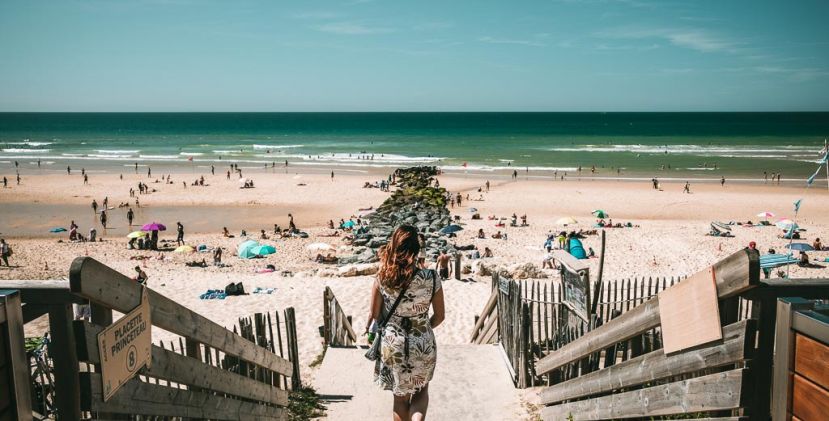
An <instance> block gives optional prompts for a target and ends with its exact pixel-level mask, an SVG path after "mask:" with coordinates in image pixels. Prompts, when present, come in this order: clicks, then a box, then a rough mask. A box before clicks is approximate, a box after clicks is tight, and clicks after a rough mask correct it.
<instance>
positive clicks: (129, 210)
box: [127, 205, 135, 226]
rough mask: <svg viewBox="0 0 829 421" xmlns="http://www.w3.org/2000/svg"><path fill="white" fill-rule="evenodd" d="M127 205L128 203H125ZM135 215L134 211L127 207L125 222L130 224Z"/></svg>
mask: <svg viewBox="0 0 829 421" xmlns="http://www.w3.org/2000/svg"><path fill="white" fill-rule="evenodd" d="M127 206H129V205H127ZM134 217H135V213H133V211H132V208H129V207H128V208H127V223H128V224H129V225H130V226H132V220H133V218H134Z"/></svg>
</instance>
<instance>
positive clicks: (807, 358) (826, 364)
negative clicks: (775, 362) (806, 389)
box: [794, 334, 829, 389]
mask: <svg viewBox="0 0 829 421" xmlns="http://www.w3.org/2000/svg"><path fill="white" fill-rule="evenodd" d="M795 338H796V339H795V342H796V345H795V358H794V371H795V373H797V374H800V375H801V376H803V377H805V378H807V379H809V380H810V381H811V382H812V383H815V384H816V385H818V386H820V387H822V388H824V389H829V345H826V344H823V343H820V342H818V341H816V340H814V339H812V338H809V337H808V336H804V335H801V334H796V335H795Z"/></svg>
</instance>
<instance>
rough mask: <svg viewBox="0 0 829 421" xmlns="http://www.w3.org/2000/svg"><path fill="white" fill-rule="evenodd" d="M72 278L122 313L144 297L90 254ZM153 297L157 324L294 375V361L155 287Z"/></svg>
mask: <svg viewBox="0 0 829 421" xmlns="http://www.w3.org/2000/svg"><path fill="white" fill-rule="evenodd" d="M69 282H70V287H71V289H72V292H74V293H76V294H79V295H81V296H84V297H86V298H88V299H90V300H93V301H95V302H97V303H99V304H102V305H106V306H107V307H110V308H112V309H113V310H117V311H120V312H122V313H126V312H128V311H130V310H132V309H133V308H135V307H136V306H137V305H138V304H139V303H140V301H141V288H142V286H141V285H139V284H138V283H136V282H135V281H133V280H131V279H129V278H127V277H126V276H124V275H123V274H121V273H119V272H117V271H115V270H114V269H111V268H109V267H107V266H105V265H104V264H102V263H100V262H98V261H96V260H95V259H92V258H90V257H79V258H76V259H75V260H74V261H73V262H72V266H71V268H70V270H69ZM149 297H150V303H151V311H152V313H151V317H152V321H153V325H154V326H158V327H160V328H162V329H164V330H167V331H169V332H172V333H175V334H178V335H182V336H184V337H187V338H191V339H193V340H196V341H198V342H201V343H204V344H207V345H210V346H212V347H214V348H220V349H222V350H223V351H224V352H225V353H228V354H232V355H235V356H238V357H240V358H242V359H244V360H246V361H250V362H252V363H255V364H257V365H260V366H263V367H265V368H268V369H269V370H273V371H276V372H279V373H281V374H285V375H290V373H291V369H292V367H291V362H289V361H286V360H285V359H283V358H280V357H278V356H276V355H274V354H272V353H270V352H268V351H267V350H266V349H264V348H260V347H257V346H256V345H255V344H252V343H250V342H248V341H244V340H241V338H239V337H237V336H236V335H234V334H233V333H231V332H230V331H228V330H227V329H225V328H223V327H222V326H219V325H218V324H216V323H215V322H213V321H211V320H210V319H208V318H206V317H204V316H202V315H200V314H198V313H196V312H194V311H192V310H190V309H188V308H186V307H184V306H182V305H180V304H178V303H176V302H175V301H173V300H171V299H169V298H167V297H165V296H164V295H161V294H160V293H158V292H156V291H153V290H152V289H150V290H149ZM73 348H74V347H73Z"/></svg>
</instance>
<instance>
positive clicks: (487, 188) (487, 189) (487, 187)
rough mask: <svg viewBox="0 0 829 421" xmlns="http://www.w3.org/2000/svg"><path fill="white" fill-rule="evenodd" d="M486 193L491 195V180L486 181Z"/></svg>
mask: <svg viewBox="0 0 829 421" xmlns="http://www.w3.org/2000/svg"><path fill="white" fill-rule="evenodd" d="M486 192H487V193H489V180H486Z"/></svg>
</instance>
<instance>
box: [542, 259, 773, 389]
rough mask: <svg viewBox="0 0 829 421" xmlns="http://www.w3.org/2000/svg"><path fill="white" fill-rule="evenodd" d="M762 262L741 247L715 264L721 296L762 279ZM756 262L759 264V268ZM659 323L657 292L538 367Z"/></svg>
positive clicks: (562, 361)
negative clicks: (760, 276) (760, 273)
mask: <svg viewBox="0 0 829 421" xmlns="http://www.w3.org/2000/svg"><path fill="white" fill-rule="evenodd" d="M759 265H760V263H759V257H758V255H757V252H753V251H751V250H749V249H744V250H741V251H738V252H736V253H734V254H732V255H731V256H729V257H727V258H726V259H724V260H722V261H720V262H718V263H716V264H714V265H713V267H714V276H715V279H716V281H717V294H718V296H719V298H725V297H729V296H732V295H734V294H737V293H739V292H742V291H745V290H747V289H750V288H753V287H754V286H755V285H756V283H757V280H758V279H759ZM754 266H756V271H755V270H754V269H755V268H754ZM705 270H706V271H707V270H708V269H705ZM629 286H630V285H629V284H628V287H629ZM623 292H624V291H623ZM628 297H629V295H628ZM658 325H659V296H656V297H653V298H651V299H650V300H648V301H646V302H645V303H643V304H642V305H639V306H637V307H635V308H634V309H632V310H630V311H628V312H626V313H624V314H622V315H621V316H619V317H618V318H616V319H614V320H612V321H610V322H609V323H607V324H605V325H602V326H601V327H598V328H596V329H595V330H593V331H590V332H588V333H587V334H585V335H584V336H583V337H581V338H580V339H579V340H577V341H574V342H571V343H569V344H567V345H565V346H564V347H562V348H561V349H560V350H558V351H557V352H554V353H552V354H550V355H547V356H546V357H544V358H542V359H541V360H539V361H538V363H537V365H536V371H537V373H538V374H545V373H547V372H549V371H551V370H554V369H556V368H558V367H561V366H563V365H565V364H567V363H570V362H573V361H576V360H578V359H580V358H583V357H585V356H587V355H589V354H590V353H592V352H596V351H598V350H599V349H602V348H606V347H608V346H610V345H613V344H615V343H617V342H622V341H626V340H628V339H630V338H632V337H634V336H636V335H638V334H641V333H642V332H644V331H646V330H650V329H653V328H655V327H657V326H658Z"/></svg>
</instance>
